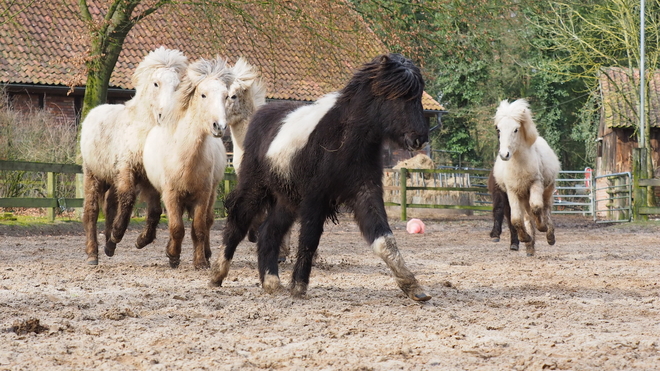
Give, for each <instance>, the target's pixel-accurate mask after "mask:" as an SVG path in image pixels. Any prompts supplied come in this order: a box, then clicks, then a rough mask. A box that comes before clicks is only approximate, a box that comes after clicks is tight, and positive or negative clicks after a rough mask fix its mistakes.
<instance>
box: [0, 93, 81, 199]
mask: <svg viewBox="0 0 660 371" xmlns="http://www.w3.org/2000/svg"><path fill="white" fill-rule="evenodd" d="M0 102H2V104H0V159H1V160H20V161H36V162H54V163H68V164H73V163H75V159H76V148H77V147H78V144H77V140H76V135H77V132H76V126H75V123H74V122H71V121H67V120H66V119H65V118H63V117H61V116H57V115H55V114H53V113H50V112H48V111H46V110H33V111H30V112H21V111H18V110H15V109H13V108H12V107H11V105H10V104H9V101H8V99H7V96H6V95H5V94H3V93H1V92H0ZM0 179H2V182H0V197H41V196H43V195H44V194H45V187H46V186H45V184H46V176H45V174H43V173H29V172H24V171H0ZM73 182H74V176H73V174H61V175H60V179H58V194H60V195H62V196H64V195H66V196H67V197H73V195H74V194H75V186H74V184H73Z"/></svg>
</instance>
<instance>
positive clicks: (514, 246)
mask: <svg viewBox="0 0 660 371" xmlns="http://www.w3.org/2000/svg"><path fill="white" fill-rule="evenodd" d="M509 249H511V250H513V251H518V250H519V249H520V246H518V245H516V244H511V246H509Z"/></svg>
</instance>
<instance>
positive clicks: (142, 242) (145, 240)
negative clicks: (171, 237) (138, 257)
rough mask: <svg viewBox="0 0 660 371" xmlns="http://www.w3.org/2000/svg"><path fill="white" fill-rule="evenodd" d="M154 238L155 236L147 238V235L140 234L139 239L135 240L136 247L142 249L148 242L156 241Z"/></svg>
mask: <svg viewBox="0 0 660 371" xmlns="http://www.w3.org/2000/svg"><path fill="white" fill-rule="evenodd" d="M154 240H155V238H147V237H142V236H139V237H138V239H137V241H135V248H136V249H141V248H143V247H145V246H147V245H148V244H150V243H152V242H154Z"/></svg>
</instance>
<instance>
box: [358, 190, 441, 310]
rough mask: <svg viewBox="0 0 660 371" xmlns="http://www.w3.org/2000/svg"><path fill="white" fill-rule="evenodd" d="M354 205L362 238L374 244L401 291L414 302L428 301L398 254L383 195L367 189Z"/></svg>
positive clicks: (372, 245)
mask: <svg viewBox="0 0 660 371" xmlns="http://www.w3.org/2000/svg"><path fill="white" fill-rule="evenodd" d="M360 193H361V194H362V195H363V197H360V199H359V200H358V201H356V202H355V205H354V208H353V209H354V210H355V219H356V221H357V223H358V226H359V227H360V231H362V235H363V236H364V238H365V239H366V240H367V242H368V243H370V244H371V248H372V249H373V251H374V252H375V253H376V255H378V256H380V258H381V259H383V261H384V262H385V264H387V266H388V267H389V268H390V270H391V271H392V273H393V274H394V279H395V280H396V283H397V285H398V286H399V288H400V289H401V290H402V291H403V292H404V293H405V294H406V295H407V296H408V297H409V298H410V299H412V300H415V301H427V300H429V299H431V296H429V295H427V294H426V293H425V292H424V290H423V289H422V287H421V286H420V285H419V282H417V278H415V275H414V274H413V273H412V272H411V271H410V270H409V269H408V267H407V266H406V263H405V262H404V261H403V257H402V256H401V254H400V253H399V249H398V247H397V244H396V241H395V239H394V236H393V235H392V230H391V229H390V226H389V224H388V223H387V214H386V213H385V206H384V205H383V198H382V196H381V192H379V191H378V190H375V189H370V188H367V187H364V189H362V190H361V192H360Z"/></svg>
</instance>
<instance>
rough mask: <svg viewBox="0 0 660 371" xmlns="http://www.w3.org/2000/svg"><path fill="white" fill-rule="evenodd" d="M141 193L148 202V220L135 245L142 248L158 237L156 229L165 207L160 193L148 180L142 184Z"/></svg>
mask: <svg viewBox="0 0 660 371" xmlns="http://www.w3.org/2000/svg"><path fill="white" fill-rule="evenodd" d="M140 194H141V195H142V198H143V199H144V200H145V201H146V202H147V220H146V222H145V225H144V229H143V230H142V232H141V233H140V235H139V236H138V238H137V241H135V247H137V248H138V249H141V248H143V247H145V246H147V245H148V244H150V243H152V242H154V240H155V239H156V230H157V228H158V223H159V222H160V215H161V214H162V213H163V208H162V207H161V205H160V193H158V191H157V190H156V189H155V188H154V187H153V186H152V185H151V184H149V182H148V181H147V182H146V184H145V182H143V183H142V184H141V185H140Z"/></svg>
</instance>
